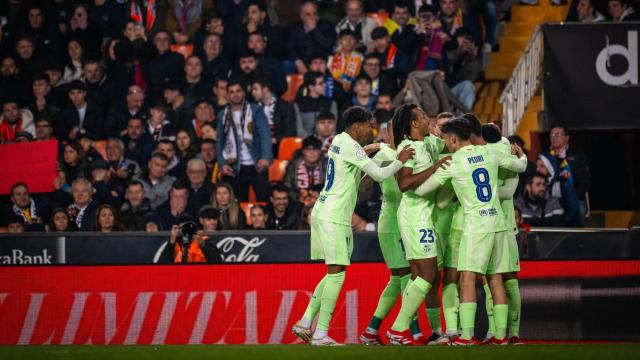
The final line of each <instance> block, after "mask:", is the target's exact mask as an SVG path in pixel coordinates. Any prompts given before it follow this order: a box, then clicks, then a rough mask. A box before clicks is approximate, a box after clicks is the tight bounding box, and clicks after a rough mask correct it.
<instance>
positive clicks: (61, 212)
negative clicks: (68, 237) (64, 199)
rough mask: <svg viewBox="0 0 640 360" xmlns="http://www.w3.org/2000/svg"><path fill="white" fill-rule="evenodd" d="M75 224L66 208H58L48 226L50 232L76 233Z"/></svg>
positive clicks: (52, 214)
mask: <svg viewBox="0 0 640 360" xmlns="http://www.w3.org/2000/svg"><path fill="white" fill-rule="evenodd" d="M74 226H75V223H74V222H72V221H71V219H70V218H69V214H68V213H67V210H66V209H64V208H56V209H54V210H53V212H52V213H51V219H49V224H48V226H47V231H48V232H69V231H75V227H74Z"/></svg>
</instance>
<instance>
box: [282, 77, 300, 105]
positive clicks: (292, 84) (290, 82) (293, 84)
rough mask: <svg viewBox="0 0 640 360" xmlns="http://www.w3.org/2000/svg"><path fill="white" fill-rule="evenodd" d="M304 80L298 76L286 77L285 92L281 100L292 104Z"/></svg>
mask: <svg viewBox="0 0 640 360" xmlns="http://www.w3.org/2000/svg"><path fill="white" fill-rule="evenodd" d="M303 81H304V79H303V77H302V75H300V74H293V75H287V91H285V93H284V94H282V100H284V101H288V102H294V101H295V100H296V93H298V89H299V88H300V86H301V85H302V83H303Z"/></svg>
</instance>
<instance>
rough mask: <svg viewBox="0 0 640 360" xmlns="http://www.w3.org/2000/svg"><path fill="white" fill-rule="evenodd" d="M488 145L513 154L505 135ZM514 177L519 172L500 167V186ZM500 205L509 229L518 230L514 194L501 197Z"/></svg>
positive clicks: (504, 152)
mask: <svg viewBox="0 0 640 360" xmlns="http://www.w3.org/2000/svg"><path fill="white" fill-rule="evenodd" d="M487 146H490V147H492V148H493V149H495V150H496V151H499V152H501V153H502V154H504V155H505V156H509V155H511V143H510V142H509V139H507V138H505V137H503V138H502V139H501V140H500V141H498V142H497V143H494V144H487ZM512 178H518V173H517V172H515V171H511V170H507V169H503V168H500V169H499V170H498V187H501V186H502V185H503V184H504V182H505V180H507V179H512ZM500 206H502V212H503V213H504V217H505V221H506V222H507V230H509V231H513V232H517V231H518V224H516V211H515V207H514V206H515V205H514V203H513V195H512V196H511V197H510V198H509V199H500Z"/></svg>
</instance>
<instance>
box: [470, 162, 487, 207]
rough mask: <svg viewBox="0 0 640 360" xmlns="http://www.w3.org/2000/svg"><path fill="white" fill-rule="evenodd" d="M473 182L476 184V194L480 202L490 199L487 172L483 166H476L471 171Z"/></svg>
mask: <svg viewBox="0 0 640 360" xmlns="http://www.w3.org/2000/svg"><path fill="white" fill-rule="evenodd" d="M471 178H472V179H473V184H474V185H475V186H476V196H478V200H480V201H482V202H489V201H491V185H490V184H489V172H488V171H487V169H485V168H477V169H475V170H474V171H473V173H471Z"/></svg>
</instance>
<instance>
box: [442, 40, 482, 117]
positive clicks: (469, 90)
mask: <svg viewBox="0 0 640 360" xmlns="http://www.w3.org/2000/svg"><path fill="white" fill-rule="evenodd" d="M445 55H446V56H445V73H446V75H445V81H446V82H447V85H449V87H450V88H451V92H453V94H454V95H455V96H456V98H458V100H460V101H461V102H462V103H463V104H464V106H465V107H467V109H473V103H474V102H475V100H476V89H475V85H474V82H475V81H476V79H478V77H479V76H480V72H481V71H482V66H481V65H480V63H479V62H478V47H477V46H476V45H475V44H474V43H473V39H472V37H471V32H470V31H469V29H467V28H459V29H458V30H456V32H455V34H454V35H453V41H449V42H448V43H447V44H446V45H445Z"/></svg>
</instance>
